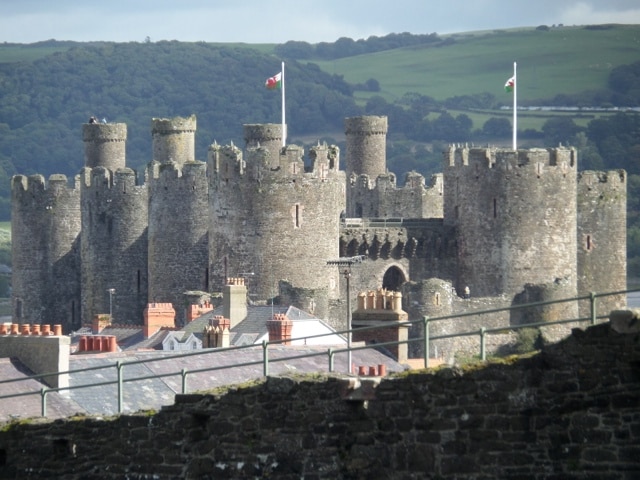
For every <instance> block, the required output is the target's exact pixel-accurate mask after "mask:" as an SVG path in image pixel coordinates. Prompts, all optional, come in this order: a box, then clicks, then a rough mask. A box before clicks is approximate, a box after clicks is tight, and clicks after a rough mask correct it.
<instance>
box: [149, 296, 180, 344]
mask: <svg viewBox="0 0 640 480" xmlns="http://www.w3.org/2000/svg"><path fill="white" fill-rule="evenodd" d="M175 325H176V311H175V310H174V309H173V305H172V304H171V303H149V304H147V308H145V309H144V327H143V333H144V338H149V337H150V336H151V335H153V334H154V333H156V332H157V331H159V330H160V329H161V328H162V327H169V328H174V327H175Z"/></svg>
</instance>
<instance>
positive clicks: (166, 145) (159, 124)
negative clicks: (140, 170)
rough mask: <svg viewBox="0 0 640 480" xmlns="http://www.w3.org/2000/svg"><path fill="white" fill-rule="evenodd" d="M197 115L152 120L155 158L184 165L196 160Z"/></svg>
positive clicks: (160, 161) (159, 160)
mask: <svg viewBox="0 0 640 480" xmlns="http://www.w3.org/2000/svg"><path fill="white" fill-rule="evenodd" d="M195 133H196V116H195V115H191V116H190V117H188V118H183V117H173V118H154V119H152V120H151V137H152V147H153V160H154V161H156V162H159V163H168V162H174V163H176V164H177V165H182V164H184V163H185V162H193V161H194V160H195Z"/></svg>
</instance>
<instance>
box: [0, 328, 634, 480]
mask: <svg viewBox="0 0 640 480" xmlns="http://www.w3.org/2000/svg"><path fill="white" fill-rule="evenodd" d="M639 362H640V351H639V349H638V339H637V332H636V333H634V334H626V335H625V334H620V333H617V332H616V331H614V330H613V329H612V328H611V326H610V324H603V325H598V326H596V327H592V328H589V329H587V330H586V331H577V332H576V333H575V335H573V336H572V337H571V338H570V339H567V340H566V341H565V342H563V343H561V344H559V345H553V346H550V347H548V348H545V349H544V350H543V351H542V352H541V353H540V354H539V355H535V356H533V357H531V358H520V359H512V360H511V361H509V362H501V363H489V364H476V365H474V366H473V368H469V369H458V368H443V369H438V370H429V371H416V372H412V373H408V374H401V375H397V376H393V377H387V378H383V379H378V378H371V377H360V378H354V377H350V378H341V377H336V376H328V377H325V376H319V375H288V376H282V377H275V376H270V377H268V378H267V379H266V380H265V381H263V382H256V383H255V384H250V385H248V384H244V385H242V386H235V387H233V388H228V389H226V390H218V391H216V392H213V393H188V394H182V395H176V403H175V405H172V406H169V407H165V408H163V409H162V410H161V411H160V412H158V413H155V414H154V412H140V413H138V414H131V415H117V416H108V417H104V416H103V417H76V418H71V419H67V420H56V421H33V422H27V421H18V422H14V423H12V424H7V425H5V426H3V428H2V429H0V458H2V459H3V461H2V463H1V464H0V476H2V477H3V478H30V477H31V478H64V479H80V478H101V479H105V480H106V479H112V478H113V479H115V478H131V479H139V480H142V479H145V478H156V479H158V480H168V479H176V478H185V479H194V478H278V479H289V478H312V479H342V478H344V479H346V478H384V479H398V478H402V479H409V478H425V479H427V478H440V479H447V480H451V479H457V480H478V479H480V478H482V479H495V478H499V479H516V478H518V479H525V478H527V479H542V478H548V479H576V480H577V479H596V478H597V479H608V480H628V479H633V478H638V477H639V476H640V464H639V463H638V452H639V450H640V448H639V446H638V445H640V431H639V429H638V404H639V402H640V395H639V392H640V381H639V377H638V374H637V366H638V363H639Z"/></svg>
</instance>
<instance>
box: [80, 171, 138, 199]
mask: <svg viewBox="0 0 640 480" xmlns="http://www.w3.org/2000/svg"><path fill="white" fill-rule="evenodd" d="M80 177H81V178H82V186H83V188H85V189H89V190H96V189H105V190H111V189H114V190H120V191H121V192H122V193H127V191H128V190H130V189H132V188H137V187H140V185H138V176H137V173H136V171H135V170H133V169H131V168H126V167H125V168H119V169H118V170H116V171H115V172H113V171H111V170H109V169H108V168H104V167H96V168H89V167H85V168H83V169H82V170H81V171H80ZM114 187H115V188H114Z"/></svg>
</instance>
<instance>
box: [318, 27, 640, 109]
mask: <svg viewBox="0 0 640 480" xmlns="http://www.w3.org/2000/svg"><path fill="white" fill-rule="evenodd" d="M452 37H453V38H455V39H456V43H455V44H453V45H448V46H443V47H431V46H420V47H411V48H403V49H396V50H389V51H384V52H380V53H374V54H367V55H360V56H355V57H349V58H343V59H339V60H332V61H326V62H323V61H314V62H313V63H317V64H318V65H319V66H320V67H321V68H322V69H323V70H325V71H327V72H329V73H332V74H333V73H335V74H339V75H343V76H344V78H345V80H347V81H348V82H350V83H364V82H366V81H367V80H368V79H370V78H374V79H376V80H377V81H378V82H379V83H380V86H381V92H377V93H368V94H366V95H367V96H371V95H382V96H383V97H385V98H386V99H387V100H388V101H392V100H396V99H398V98H400V97H402V95H404V94H405V93H406V92H417V93H420V94H422V95H428V96H431V97H433V98H435V99H437V100H444V99H446V98H450V97H454V96H458V95H467V94H477V93H483V92H489V93H491V94H493V95H495V96H496V97H497V98H498V99H504V103H505V104H510V102H511V97H510V95H509V94H506V93H505V92H504V84H505V82H506V80H507V79H508V78H509V77H511V75H512V73H513V62H514V61H516V62H517V63H518V70H517V73H518V98H519V99H520V100H522V101H524V100H536V99H542V98H552V97H554V96H555V95H557V94H560V93H576V92H580V91H585V90H591V89H598V88H603V87H605V86H606V82H607V77H608V75H609V72H610V71H611V69H612V68H613V67H614V66H617V65H621V64H630V63H634V62H637V61H638V60H639V59H640V25H624V26H615V27H613V28H610V29H606V30H586V29H584V28H583V27H559V28H552V29H550V30H549V31H539V30H535V29H533V28H532V29H529V30H523V29H518V30H505V31H496V32H484V33H482V32H480V33H474V34H460V35H452Z"/></svg>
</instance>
